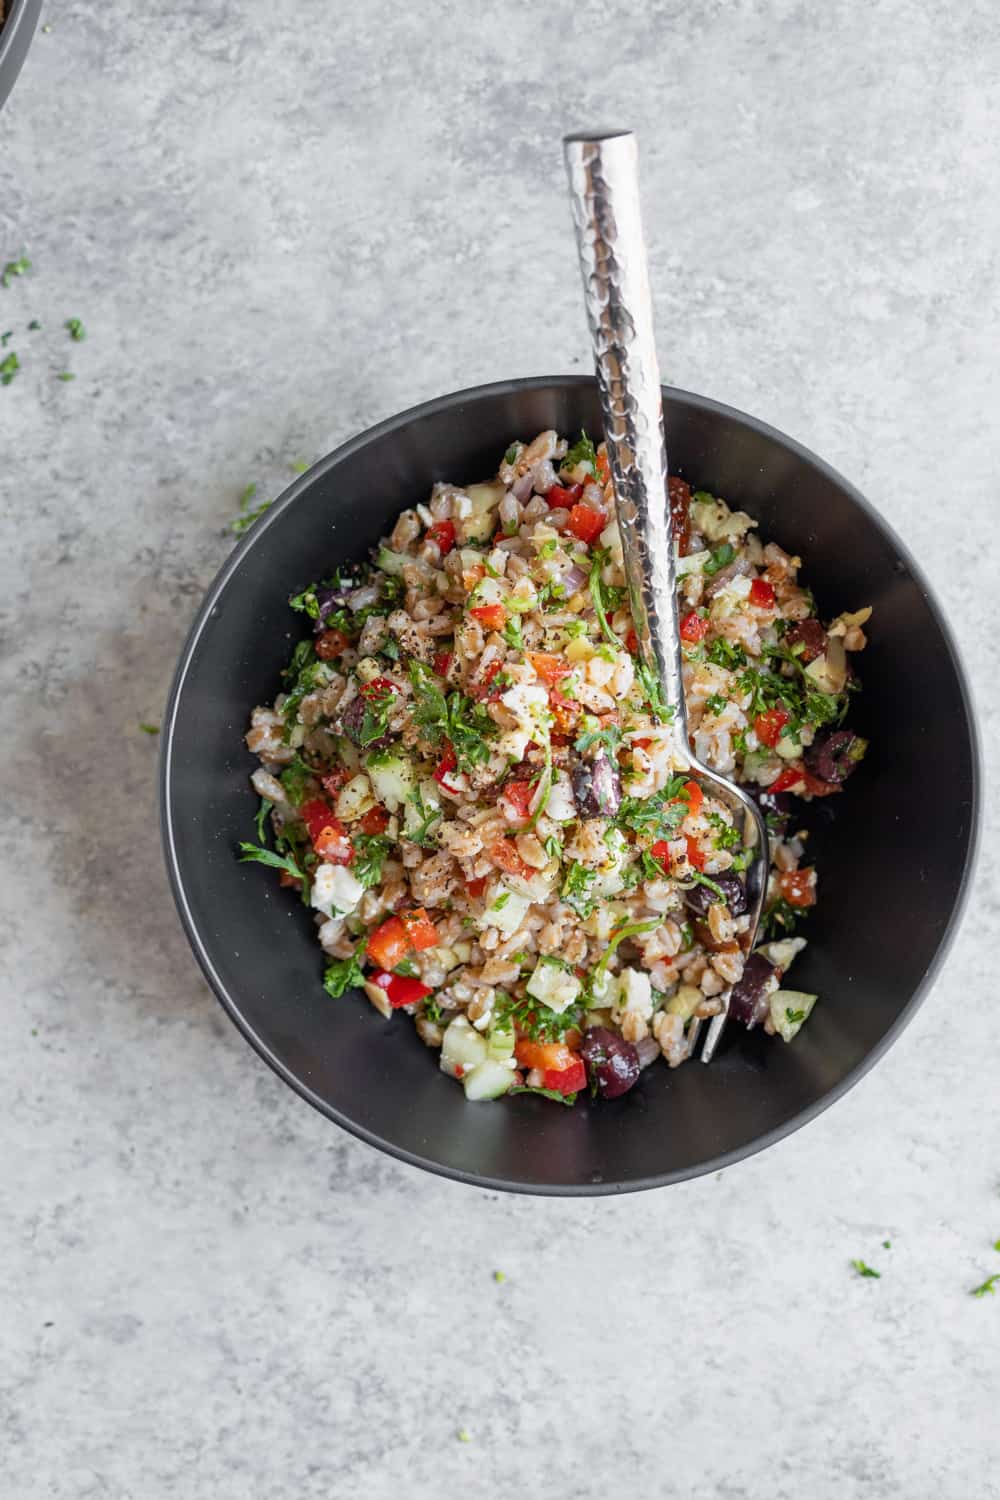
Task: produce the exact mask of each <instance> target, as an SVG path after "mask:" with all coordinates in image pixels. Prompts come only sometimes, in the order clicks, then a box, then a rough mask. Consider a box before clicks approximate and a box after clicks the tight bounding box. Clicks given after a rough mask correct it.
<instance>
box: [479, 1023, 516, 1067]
mask: <svg viewBox="0 0 1000 1500" xmlns="http://www.w3.org/2000/svg"><path fill="white" fill-rule="evenodd" d="M486 1046H487V1050H488V1052H489V1056H490V1059H491V1060H492V1061H493V1062H503V1060H504V1058H505V1057H513V1056H514V1032H513V1030H509V1031H507V1030H503V1029H502V1028H500V1027H497V1028H496V1030H494V1029H493V1027H491V1028H490V1031H489V1035H488V1036H487V1038H486Z"/></svg>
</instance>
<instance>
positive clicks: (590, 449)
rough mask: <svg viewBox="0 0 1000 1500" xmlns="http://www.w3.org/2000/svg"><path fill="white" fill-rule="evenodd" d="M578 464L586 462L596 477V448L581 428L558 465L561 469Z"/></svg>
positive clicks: (574, 466) (572, 467) (573, 467)
mask: <svg viewBox="0 0 1000 1500" xmlns="http://www.w3.org/2000/svg"><path fill="white" fill-rule="evenodd" d="M578 464H586V465H587V466H588V467H589V469H590V472H591V473H592V474H593V476H594V478H595V479H596V478H597V449H596V448H595V447H594V445H593V443H592V442H591V440H590V438H589V437H588V436H587V434H586V431H585V430H584V429H583V428H581V429H580V436H579V439H578V440H577V442H575V443H574V444H573V446H572V448H570V449H568V450H567V453H566V457H565V458H564V459H563V461H562V464H561V465H560V467H561V468H563V469H575V468H576V466H577V465H578Z"/></svg>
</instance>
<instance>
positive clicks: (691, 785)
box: [673, 781, 705, 817]
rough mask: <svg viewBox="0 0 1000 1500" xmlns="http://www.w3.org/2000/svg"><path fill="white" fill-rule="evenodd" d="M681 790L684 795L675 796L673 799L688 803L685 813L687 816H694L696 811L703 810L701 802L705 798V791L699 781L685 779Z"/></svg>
mask: <svg viewBox="0 0 1000 1500" xmlns="http://www.w3.org/2000/svg"><path fill="white" fill-rule="evenodd" d="M681 790H682V791H683V793H684V795H683V796H682V797H674V798H673V801H674V802H686V803H687V812H686V813H685V817H689V816H693V815H694V814H695V813H699V812H701V804H702V803H703V802H704V800H705V793H704V792H703V791H702V789H701V787H700V786H699V784H698V782H697V781H685V783H684V785H683V787H682V788H681Z"/></svg>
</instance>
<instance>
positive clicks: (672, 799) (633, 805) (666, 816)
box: [615, 776, 688, 844]
mask: <svg viewBox="0 0 1000 1500" xmlns="http://www.w3.org/2000/svg"><path fill="white" fill-rule="evenodd" d="M686 780H687V777H686V776H672V777H671V778H670V780H669V781H668V782H667V784H666V786H665V787H661V789H660V790H659V791H658V792H654V793H653V795H652V796H651V797H625V798H624V799H623V800H622V805H621V807H620V808H619V809H618V814H617V816H616V818H615V822H616V823H617V824H618V825H619V826H621V827H622V828H627V829H629V830H630V831H631V832H632V833H634V834H636V835H637V836H641V837H642V839H643V842H644V843H646V842H648V843H649V844H655V843H658V842H659V841H660V840H662V839H671V838H673V836H674V834H675V833H676V832H677V830H678V828H680V826H681V824H682V823H683V821H684V819H685V818H686V817H687V813H688V799H687V797H686V795H685V793H684V783H685V782H686Z"/></svg>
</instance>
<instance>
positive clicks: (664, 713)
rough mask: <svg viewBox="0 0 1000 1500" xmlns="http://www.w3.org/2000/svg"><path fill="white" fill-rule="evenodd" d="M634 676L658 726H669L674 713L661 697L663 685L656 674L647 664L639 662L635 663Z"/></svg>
mask: <svg viewBox="0 0 1000 1500" xmlns="http://www.w3.org/2000/svg"><path fill="white" fill-rule="evenodd" d="M635 675H636V680H637V681H638V682H639V683H640V685H641V686H642V690H643V692H644V694H645V697H646V702H647V703H648V705H649V710H650V713H651V714H652V715H653V718H654V719H656V721H657V723H659V724H669V723H670V721H671V719H672V718H673V716H674V711H673V709H672V708H671V706H670V705H669V704H668V703H667V702H666V701H665V699H664V697H663V684H662V683H661V682H660V679H659V676H658V675H657V673H656V672H655V671H654V669H653V668H652V667H651V666H650V665H649V664H648V663H647V662H644V661H640V662H636V667H635Z"/></svg>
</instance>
